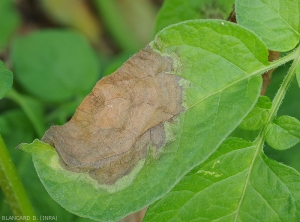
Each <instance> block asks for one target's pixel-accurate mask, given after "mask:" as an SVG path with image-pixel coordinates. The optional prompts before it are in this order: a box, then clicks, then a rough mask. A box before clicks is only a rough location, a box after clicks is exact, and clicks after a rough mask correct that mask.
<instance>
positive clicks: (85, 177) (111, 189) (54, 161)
mask: <svg viewBox="0 0 300 222" xmlns="http://www.w3.org/2000/svg"><path fill="white" fill-rule="evenodd" d="M145 161H146V160H145V159H142V160H140V161H139V162H138V163H137V164H136V165H135V167H134V168H133V170H132V171H131V172H130V173H129V174H128V175H125V176H123V177H122V178H120V179H119V180H117V181H116V182H115V184H113V185H105V184H99V183H98V182H97V181H96V180H94V179H93V178H91V177H90V175H89V174H88V173H87V172H85V173H76V172H72V171H68V170H65V169H63V168H62V167H61V165H60V164H59V157H58V155H54V156H52V158H51V159H50V162H49V167H51V168H53V169H55V170H57V171H63V172H64V175H65V176H66V177H68V178H70V179H71V180H77V181H78V180H81V181H84V182H85V183H88V184H91V185H92V186H93V187H94V188H95V189H97V190H100V189H103V190H106V191H107V192H108V193H115V192H117V191H120V190H123V189H125V188H126V187H128V186H129V185H130V184H132V181H133V180H134V178H135V177H136V176H137V174H138V173H139V172H140V170H141V169H142V168H143V166H144V164H145Z"/></svg>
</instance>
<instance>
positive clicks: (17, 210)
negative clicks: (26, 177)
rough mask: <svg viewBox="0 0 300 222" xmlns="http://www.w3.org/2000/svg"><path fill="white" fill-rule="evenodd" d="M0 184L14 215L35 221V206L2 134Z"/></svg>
mask: <svg viewBox="0 0 300 222" xmlns="http://www.w3.org/2000/svg"><path fill="white" fill-rule="evenodd" d="M0 186H1V188H2V191H3V193H4V196H5V198H6V200H7V202H8V204H9V207H10V209H11V211H12V213H13V215H15V216H28V217H29V218H30V221H33V216H34V211H33V208H32V206H31V204H30V201H29V199H28V196H27V194H26V192H25V189H24V187H23V184H22V182H21V180H20V178H19V175H18V173H17V171H16V168H15V166H14V164H13V162H12V160H11V157H10V155H9V153H8V150H7V148H6V145H5V143H4V140H3V138H2V136H1V135H0Z"/></svg>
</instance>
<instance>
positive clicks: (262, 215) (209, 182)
mask: <svg viewBox="0 0 300 222" xmlns="http://www.w3.org/2000/svg"><path fill="white" fill-rule="evenodd" d="M259 148H260V147H259V145H258V144H257V143H251V142H247V141H245V140H243V139H239V138H229V139H227V140H226V141H225V142H224V143H223V144H222V145H221V146H220V148H219V149H218V150H217V152H215V153H214V154H213V155H212V156H211V157H210V158H209V159H208V160H207V161H206V162H205V163H203V164H202V165H200V166H199V167H196V168H195V169H193V170H192V171H191V172H190V173H188V174H187V175H186V176H185V177H184V178H183V179H182V180H181V181H180V182H179V183H178V184H177V185H176V186H175V187H174V188H173V189H172V191H171V192H170V193H168V194H167V195H166V196H164V197H163V198H162V199H161V200H159V201H158V202H156V203H154V204H153V205H151V206H150V208H149V209H148V211H147V214H146V217H145V219H144V221H147V222H148V221H262V222H263V221H286V222H291V221H295V222H296V221H298V219H299V218H300V204H299V203H300V192H299V191H300V187H299V186H298V185H296V184H299V183H300V175H299V173H298V172H297V171H296V170H294V169H292V168H290V167H288V166H285V165H283V164H280V163H278V162H276V161H274V160H271V159H269V158H268V157H266V156H265V155H264V154H263V153H260V152H257V150H258V149H259ZM187 209H188V211H187ZM297 218H298V219H297Z"/></svg>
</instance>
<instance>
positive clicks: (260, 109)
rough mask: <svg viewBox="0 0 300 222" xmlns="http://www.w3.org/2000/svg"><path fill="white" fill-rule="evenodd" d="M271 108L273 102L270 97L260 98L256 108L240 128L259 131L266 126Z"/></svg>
mask: <svg viewBox="0 0 300 222" xmlns="http://www.w3.org/2000/svg"><path fill="white" fill-rule="evenodd" d="M271 106H272V102H271V101H270V98H269V97H267V96H260V97H259V98H258V101H257V103H256V105H255V106H254V108H253V109H252V110H251V112H250V113H249V114H248V115H247V116H246V118H245V119H244V120H243V121H242V122H241V124H240V127H241V128H242V129H245V130H259V129H260V128H261V127H263V126H264V125H265V124H266V122H267V119H268V115H269V109H270V108H271Z"/></svg>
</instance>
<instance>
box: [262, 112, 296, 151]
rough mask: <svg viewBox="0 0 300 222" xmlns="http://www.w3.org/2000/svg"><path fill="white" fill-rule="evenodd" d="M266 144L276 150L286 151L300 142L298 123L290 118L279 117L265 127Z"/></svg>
mask: <svg viewBox="0 0 300 222" xmlns="http://www.w3.org/2000/svg"><path fill="white" fill-rule="evenodd" d="M266 141H267V143H268V144H269V145H270V146H271V147H273V148H274V149H277V150H286V149H289V148H291V147H292V146H294V145H296V144H297V143H299V142H300V121H299V120H298V119H296V118H294V117H291V116H280V117H278V118H277V119H276V120H275V121H274V122H273V123H270V124H269V125H268V126H267V130H266Z"/></svg>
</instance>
